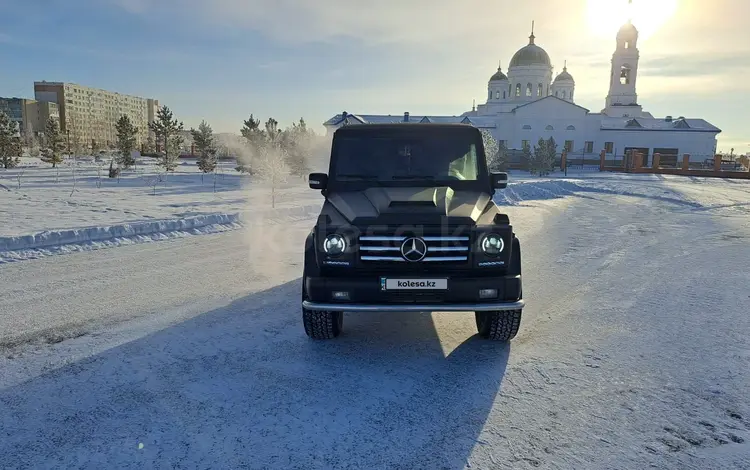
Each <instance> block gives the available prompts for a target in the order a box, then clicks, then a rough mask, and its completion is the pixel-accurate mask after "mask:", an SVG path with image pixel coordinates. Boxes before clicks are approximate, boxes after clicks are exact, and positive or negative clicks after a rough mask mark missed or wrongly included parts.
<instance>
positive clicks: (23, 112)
mask: <svg viewBox="0 0 750 470" xmlns="http://www.w3.org/2000/svg"><path fill="white" fill-rule="evenodd" d="M0 111H2V112H4V113H5V114H7V115H8V116H10V119H11V120H12V121H14V122H15V123H16V124H18V131H19V133H21V134H25V133H27V132H30V133H38V132H43V131H44V126H45V125H46V123H47V119H49V118H50V117H53V118H55V119H59V118H60V114H59V112H58V109H57V103H48V102H44V101H37V100H30V99H26V98H0Z"/></svg>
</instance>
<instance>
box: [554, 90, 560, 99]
mask: <svg viewBox="0 0 750 470" xmlns="http://www.w3.org/2000/svg"><path fill="white" fill-rule="evenodd" d="M555 96H557V97H558V98H559V97H560V90H555Z"/></svg>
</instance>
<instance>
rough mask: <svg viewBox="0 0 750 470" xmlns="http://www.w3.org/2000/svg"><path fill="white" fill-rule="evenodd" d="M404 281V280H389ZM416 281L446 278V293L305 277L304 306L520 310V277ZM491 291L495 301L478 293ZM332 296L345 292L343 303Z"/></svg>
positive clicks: (372, 279)
mask: <svg viewBox="0 0 750 470" xmlns="http://www.w3.org/2000/svg"><path fill="white" fill-rule="evenodd" d="M389 277H394V278H398V277H401V278H404V277H407V276H389ZM409 277H416V278H447V279H448V289H445V290H435V291H432V290H429V291H427V290H395V291H394V290H388V291H384V290H382V288H381V283H380V276H375V275H373V276H363V277H327V276H326V277H307V278H305V286H304V289H305V294H306V295H305V302H304V303H303V307H304V308H306V309H309V310H327V311H351V312H357V311H358V312H376V311H397V312H440V311H452V312H459V311H460V312H464V311H493V310H494V311H499V310H519V309H522V308H523V306H524V303H523V300H522V299H521V298H520V292H521V276H514V275H508V276H490V277H458V276H439V275H437V276H435V275H421V276H420V275H416V276H409ZM486 289H494V290H496V291H497V296H496V297H494V298H483V297H480V290H486ZM334 292H346V293H347V294H348V296H349V298H348V299H346V300H338V299H336V298H334V296H333V293H334Z"/></svg>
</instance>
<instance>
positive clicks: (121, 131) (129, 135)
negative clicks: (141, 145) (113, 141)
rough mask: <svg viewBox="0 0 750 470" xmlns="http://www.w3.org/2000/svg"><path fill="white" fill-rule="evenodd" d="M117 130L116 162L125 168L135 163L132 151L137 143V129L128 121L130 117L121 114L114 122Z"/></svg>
mask: <svg viewBox="0 0 750 470" xmlns="http://www.w3.org/2000/svg"><path fill="white" fill-rule="evenodd" d="M115 129H116V130H117V149H118V151H119V152H118V155H117V164H118V165H120V166H121V167H123V168H125V169H126V170H127V169H128V168H130V167H131V166H133V165H135V158H133V151H134V150H135V146H136V143H137V136H138V129H136V127H135V126H134V125H133V123H132V122H131V121H130V118H129V117H128V116H127V115H125V114H123V115H122V116H121V117H120V119H118V120H117V124H115Z"/></svg>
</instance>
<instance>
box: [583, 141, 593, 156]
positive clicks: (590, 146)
mask: <svg viewBox="0 0 750 470" xmlns="http://www.w3.org/2000/svg"><path fill="white" fill-rule="evenodd" d="M583 151H584V152H585V153H594V143H593V142H586V144H585V145H584V148H583Z"/></svg>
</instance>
